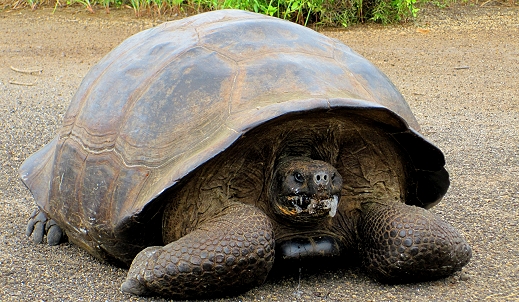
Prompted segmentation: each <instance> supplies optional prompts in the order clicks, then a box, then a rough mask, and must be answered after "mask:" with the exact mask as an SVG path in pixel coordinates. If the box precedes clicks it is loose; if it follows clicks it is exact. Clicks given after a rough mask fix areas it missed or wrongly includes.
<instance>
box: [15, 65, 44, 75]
mask: <svg viewBox="0 0 519 302" xmlns="http://www.w3.org/2000/svg"><path fill="white" fill-rule="evenodd" d="M11 69H12V70H14V71H16V72H20V73H28V74H33V73H42V72H43V69H28V70H23V69H18V68H16V67H13V66H11Z"/></svg>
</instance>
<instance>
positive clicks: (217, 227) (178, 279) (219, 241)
mask: <svg viewBox="0 0 519 302" xmlns="http://www.w3.org/2000/svg"><path fill="white" fill-rule="evenodd" d="M273 262H274V237H273V231H272V225H271V223H270V220H269V219H268V217H267V216H266V215H265V214H264V213H263V212H262V211H260V210H259V209H257V208H255V207H253V206H249V205H245V204H238V203H235V204H232V205H230V206H229V207H226V208H225V209H223V211H222V213H221V214H220V215H218V216H217V217H215V218H213V219H212V220H210V221H208V222H206V223H204V224H202V225H200V226H199V227H198V228H197V229H196V230H194V231H193V232H191V233H189V234H187V235H186V236H184V237H182V238H180V239H179V240H177V241H174V242H172V243H170V244H168V245H166V246H164V247H159V246H153V247H148V248H146V249H144V250H143V251H141V252H140V253H139V254H138V255H137V256H136V257H135V259H134V260H133V263H132V265H131V267H130V271H129V272H128V277H127V279H126V281H125V282H124V283H123V285H122V287H121V290H122V291H123V292H126V293H132V294H136V295H155V294H158V295H167V296H169V297H173V298H182V299H186V298H201V297H204V296H208V295H211V296H214V295H223V294H226V295H227V294H233V293H237V292H242V291H245V290H248V289H249V288H251V287H253V286H256V285H259V284H261V283H263V282H264V281H265V279H266V277H267V274H268V272H269V271H270V269H271V268H272V264H273Z"/></svg>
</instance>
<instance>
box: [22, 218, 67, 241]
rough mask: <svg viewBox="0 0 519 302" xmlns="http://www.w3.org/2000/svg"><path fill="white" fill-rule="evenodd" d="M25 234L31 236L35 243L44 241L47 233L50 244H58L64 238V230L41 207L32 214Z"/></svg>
mask: <svg viewBox="0 0 519 302" xmlns="http://www.w3.org/2000/svg"><path fill="white" fill-rule="evenodd" d="M25 235H26V236H27V237H31V238H32V241H33V242H34V243H43V242H44V237H45V235H47V243H48V244H49V245H58V244H60V242H61V241H62V239H63V238H64V234H63V231H62V230H61V228H60V227H59V226H58V224H57V223H56V221H54V220H53V219H49V218H48V217H47V215H46V214H45V213H44V212H43V211H42V210H41V209H36V210H35V211H34V212H33V213H32V214H31V217H30V218H29V222H28V223H27V229H26V231H25Z"/></svg>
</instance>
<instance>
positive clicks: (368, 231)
mask: <svg viewBox="0 0 519 302" xmlns="http://www.w3.org/2000/svg"><path fill="white" fill-rule="evenodd" d="M359 235H360V242H361V243H360V246H359V249H360V254H361V255H363V263H364V265H365V266H366V268H367V269H368V272H369V273H370V274H371V275H373V276H374V277H375V278H376V279H378V280H379V281H381V282H387V283H400V282H416V281H424V280H433V279H438V278H442V277H446V276H448V275H450V274H452V273H454V272H455V271H458V270H460V269H461V268H462V267H463V266H464V265H465V264H467V263H468V262H469V260H470V257H471V255H472V250H471V248H470V246H469V245H468V243H467V242H466V241H465V239H463V237H462V236H461V235H460V234H459V233H458V231H456V229H454V228H453V227H452V226H451V225H449V224H448V223H446V222H444V221H442V220H441V219H440V218H439V217H437V216H436V215H434V214H433V213H431V212H430V211H427V210H425V209H422V208H419V207H415V206H408V205H405V204H403V203H390V204H385V203H382V202H365V203H363V204H362V219H361V222H360V225H359Z"/></svg>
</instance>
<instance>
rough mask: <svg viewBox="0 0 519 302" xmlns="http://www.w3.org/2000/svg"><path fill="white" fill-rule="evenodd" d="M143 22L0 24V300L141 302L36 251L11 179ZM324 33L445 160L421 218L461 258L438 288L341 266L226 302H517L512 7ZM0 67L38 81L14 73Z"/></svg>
mask: <svg viewBox="0 0 519 302" xmlns="http://www.w3.org/2000/svg"><path fill="white" fill-rule="evenodd" d="M156 23H160V21H150V20H143V19H139V20H135V19H132V18H131V12H127V13H115V12H114V13H112V14H110V15H106V14H104V12H98V13H97V14H96V15H94V16H92V15H89V14H86V13H84V12H79V13H78V12H77V9H76V10H65V11H60V12H58V13H56V14H54V15H52V14H51V11H50V10H42V11H36V12H31V11H11V12H1V13H0V104H1V105H0V221H1V224H0V300H1V301H11V300H12V301H83V300H84V301H128V300H131V301H148V300H147V299H142V298H135V297H130V296H127V295H123V294H121V293H120V292H119V286H120V284H121V282H122V281H123V279H124V277H125V274H126V271H125V270H123V269H119V268H115V267H112V266H108V265H105V264H101V263H99V262H97V261H96V260H95V259H93V258H92V257H90V256H89V255H87V254H86V253H84V252H83V251H81V250H79V249H78V248H77V247H76V246H73V245H69V244H63V245H61V246H59V247H52V248H51V247H47V246H44V245H42V246H37V245H34V244H32V243H31V242H30V241H29V240H28V239H27V238H26V237H25V236H24V232H25V223H26V220H27V217H28V215H29V214H30V213H31V212H32V210H33V209H34V207H35V206H34V201H33V200H32V197H31V196H30V194H29V192H28V191H27V190H26V189H25V188H24V187H23V185H22V183H21V182H20V181H19V180H18V176H17V169H18V167H19V165H20V164H21V163H22V161H23V160H24V159H25V158H26V157H27V156H29V155H30V154H31V153H33V152H35V151H36V150H37V149H39V148H40V147H41V146H43V144H45V143H47V142H48V141H50V140H51V138H52V137H53V136H54V133H55V130H56V128H57V127H58V126H59V124H60V122H61V118H62V116H63V114H64V112H65V110H66V109H67V106H68V103H69V101H70V98H71V96H72V95H73V94H74V92H75V90H76V88H77V87H78V85H79V83H80V81H81V79H82V77H83V76H84V75H85V73H86V72H87V71H88V69H89V68H90V67H91V66H92V65H93V64H95V63H96V62H97V61H98V60H99V59H100V58H101V57H102V56H103V55H105V54H106V53H107V52H108V51H109V50H110V49H112V48H113V47H114V46H116V45H117V44H118V43H120V42H121V41H122V40H124V39H125V38H126V37H128V36H129V35H131V34H133V33H136V32H138V31H140V30H142V29H145V28H148V27H151V26H153V25H154V24H156ZM417 29H426V30H418V31H417ZM326 34H328V35H330V36H333V37H336V38H338V39H340V40H342V41H344V42H345V43H346V44H348V45H349V46H350V47H352V48H353V49H354V50H356V51H357V52H359V53H361V54H362V55H364V56H366V57H367V58H368V59H370V60H371V61H372V62H373V63H375V64H376V65H377V66H379V67H380V68H381V69H382V70H383V71H384V72H385V73H387V75H388V76H389V77H390V78H391V79H392V80H393V81H394V83H395V84H396V85H397V86H398V87H399V89H401V91H402V93H403V94H404V95H405V97H406V99H407V100H408V102H409V103H410V105H411V107H412V109H413V111H414V112H415V114H416V116H417V118H418V120H419V122H420V123H421V125H422V131H423V133H424V134H425V135H426V136H427V137H428V138H429V139H430V140H431V141H433V142H435V143H436V144H437V145H438V146H440V148H441V149H442V150H443V151H444V152H445V154H446V159H447V167H448V169H449V171H450V173H451V180H452V186H451V189H450V191H449V193H448V195H447V196H446V198H445V200H444V202H443V203H441V204H440V205H438V206H437V207H435V208H434V209H433V211H435V212H436V213H438V214H439V215H441V216H443V217H444V218H445V219H446V220H447V221H449V222H451V223H452V224H453V225H454V226H455V227H457V228H458V229H459V230H461V231H462V232H463V233H464V234H465V236H466V238H467V239H468V241H469V242H470V243H471V244H472V245H473V250H474V256H473V259H472V261H471V262H470V264H469V265H468V266H467V267H466V268H465V269H464V270H463V272H461V273H459V274H457V275H455V276H452V277H449V278H447V279H444V280H439V281H436V282H428V283H420V284H410V285H397V286H387V285H381V284H379V283H376V282H374V281H371V280H370V279H369V278H367V277H366V276H365V275H363V274H362V272H361V271H358V270H355V269H353V270H348V269H343V270H338V271H332V272H322V273H320V274H311V273H308V272H306V270H305V269H304V268H303V270H302V277H301V281H300V282H299V280H298V279H299V274H298V273H297V272H294V274H293V275H289V276H287V277H284V278H276V279H271V280H269V281H268V282H267V284H265V285H264V286H262V287H259V288H257V289H254V290H252V291H249V292H248V293H246V294H244V295H243V296H240V297H238V298H236V300H238V299H239V300H241V301H251V300H265V301H271V300H279V301H288V300H294V301H296V300H299V301H341V300H371V301H401V300H412V301H454V300H460V301H478V300H483V299H487V300H489V301H517V300H518V299H519V281H518V280H519V236H517V234H519V76H518V74H519V10H517V9H506V8H482V9H481V8H478V9H476V8H473V7H466V8H462V9H446V10H443V11H439V10H437V9H428V10H425V11H424V12H423V17H422V18H421V19H420V20H419V21H418V22H417V23H416V24H411V25H407V26H393V27H380V26H361V27H355V28H352V29H348V30H341V31H328V32H326ZM10 66H13V67H15V68H19V69H35V70H38V69H42V70H43V72H42V73H41V74H33V75H27V74H22V73H18V72H15V71H13V70H12V69H11V68H10ZM15 82H18V83H24V84H33V85H32V86H27V85H16V84H11V83H15ZM156 300H157V299H149V301H156Z"/></svg>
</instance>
